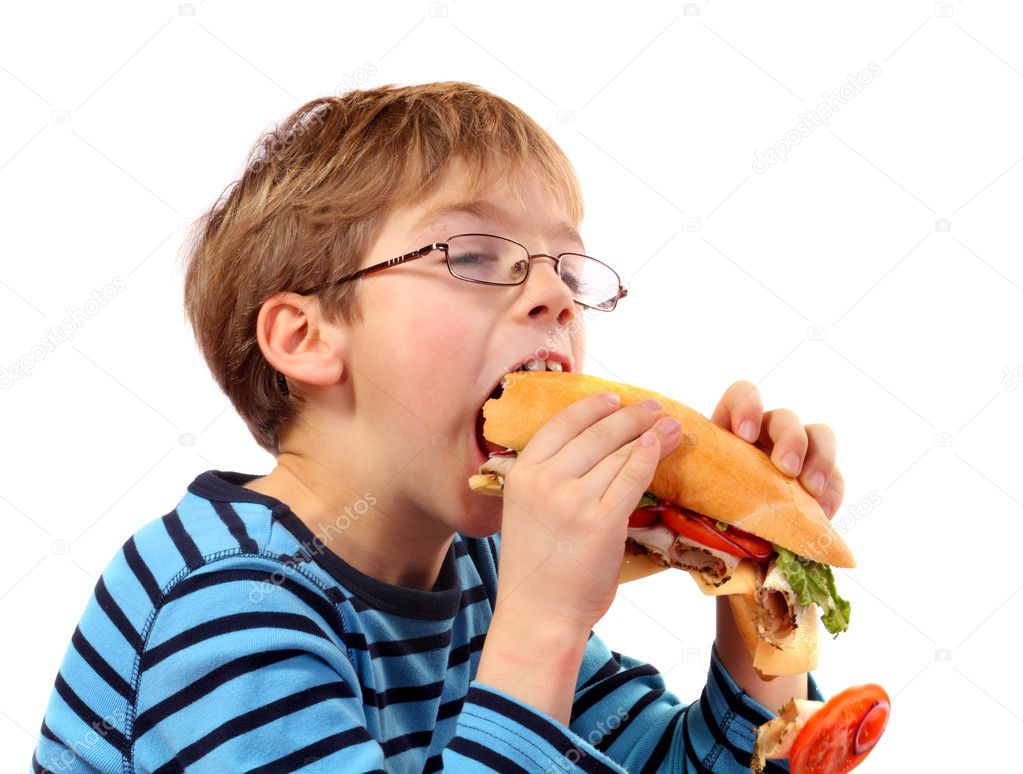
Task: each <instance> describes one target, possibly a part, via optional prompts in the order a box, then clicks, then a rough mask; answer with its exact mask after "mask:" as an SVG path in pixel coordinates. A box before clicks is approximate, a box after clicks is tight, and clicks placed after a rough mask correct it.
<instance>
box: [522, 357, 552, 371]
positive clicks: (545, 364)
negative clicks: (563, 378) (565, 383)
mask: <svg viewBox="0 0 1023 774" xmlns="http://www.w3.org/2000/svg"><path fill="white" fill-rule="evenodd" d="M515 370H516V371H544V370H547V371H560V370H561V363H559V362H558V361H557V360H538V359H537V358H533V359H532V360H527V361H526V362H525V363H523V364H522V365H520V366H519V367H518V368H516V369H515Z"/></svg>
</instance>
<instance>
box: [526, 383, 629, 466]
mask: <svg viewBox="0 0 1023 774" xmlns="http://www.w3.org/2000/svg"><path fill="white" fill-rule="evenodd" d="M608 395H610V396H612V397H613V398H614V401H613V402H612V401H611V400H609V399H608V397H607V396H608ZM620 406H621V400H620V399H619V398H618V396H617V395H614V394H613V393H597V394H596V395H587V396H586V397H585V398H581V399H579V400H577V401H576V402H575V403H572V404H570V405H568V406H566V407H565V408H563V409H562V410H561V411H559V412H558V413H557V414H555V415H554V416H553V417H551V418H550V419H549V420H548V421H547V422H545V423H544V424H543V426H542V427H541V428H540V429H539V430H537V431H536V433H534V434H533V437H532V438H530V439H529V443H527V444H526V447H525V448H524V449H523V450H522V454H520V455H519V460H520V461H528V462H530V463H535V462H543V461H544V460H546V459H548V458H549V457H552V456H554V455H555V454H556V453H557V452H558V451H560V450H561V449H562V448H563V447H564V446H565V444H567V443H568V442H569V441H571V440H572V439H573V438H575V437H576V436H577V435H579V433H580V432H582V431H583V430H584V429H585V428H587V427H589V426H590V425H592V424H593V423H594V422H596V421H597V420H599V419H602V418H604V417H606V416H609V415H610V414H612V413H614V412H615V411H617V410H618V409H619V408H620ZM636 435H639V433H637V434H636Z"/></svg>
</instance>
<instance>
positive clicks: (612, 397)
mask: <svg viewBox="0 0 1023 774" xmlns="http://www.w3.org/2000/svg"><path fill="white" fill-rule="evenodd" d="M601 394H602V395H603V396H604V397H605V398H606V399H607V402H608V403H610V404H611V405H612V406H617V405H618V404H619V403H620V402H621V401H620V400H619V399H618V396H617V395H615V394H614V393H613V392H604V393H601Z"/></svg>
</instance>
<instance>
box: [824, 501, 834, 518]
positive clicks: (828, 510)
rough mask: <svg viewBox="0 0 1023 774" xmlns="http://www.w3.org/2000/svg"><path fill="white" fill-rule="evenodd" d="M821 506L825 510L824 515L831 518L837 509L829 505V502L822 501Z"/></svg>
mask: <svg viewBox="0 0 1023 774" xmlns="http://www.w3.org/2000/svg"><path fill="white" fill-rule="evenodd" d="M821 508H822V509H823V511H824V515H825V516H827V517H828V518H829V519H830V518H831V517H832V515H833V514H834V513H835V509H834V508H832V507H831V505H829V504H827V503H821Z"/></svg>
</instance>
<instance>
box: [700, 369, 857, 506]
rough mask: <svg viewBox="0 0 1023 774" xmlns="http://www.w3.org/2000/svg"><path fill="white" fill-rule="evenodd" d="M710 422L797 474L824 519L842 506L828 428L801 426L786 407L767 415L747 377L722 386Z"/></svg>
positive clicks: (841, 484)
mask: <svg viewBox="0 0 1023 774" xmlns="http://www.w3.org/2000/svg"><path fill="white" fill-rule="evenodd" d="M711 421H712V422H714V423H715V424H716V425H719V426H720V427H723V428H725V429H726V430H730V431H731V432H733V433H735V434H736V435H738V436H739V437H740V438H743V439H744V440H746V441H749V442H750V443H752V444H753V445H754V446H756V447H757V448H758V449H760V450H761V451H764V452H766V453H767V454H769V455H771V461H772V462H774V464H775V467H777V468H778V469H779V470H780V471H782V472H783V473H785V474H786V475H789V476H799V483H801V484H802V485H803V488H804V489H805V490H806V491H807V492H809V493H810V494H811V495H812V496H813V497H814V498H816V500H817V502H819V503H820V504H821V508H823V509H824V513H826V514H827V516H828V518H829V519H830V518H831V517H832V516H834V515H835V512H836V511H837V510H838V507H839V505H841V504H842V497H843V496H844V494H845V482H844V481H843V479H842V474H841V473H840V472H839V470H838V468H837V467H835V434H834V433H833V432H832V431H831V428H830V427H828V426H827V425H820V424H814V425H802V424H800V422H799V417H797V416H796V415H795V414H793V413H792V412H791V411H789V410H788V409H775V410H773V411H768V412H766V413H765V412H764V404H763V403H762V402H761V400H760V393H758V392H757V388H756V386H755V385H754V384H753V383H752V382H747V381H739V382H736V383H735V384H733V385H732V386H731V387H729V388H728V389H727V390H725V394H724V396H722V398H721V400H720V401H719V402H718V405H717V407H716V408H715V409H714V414H713V415H712V416H711ZM747 422H748V423H749V425H747ZM744 431H748V433H749V434H748V435H747V432H744ZM790 455H791V456H790Z"/></svg>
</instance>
